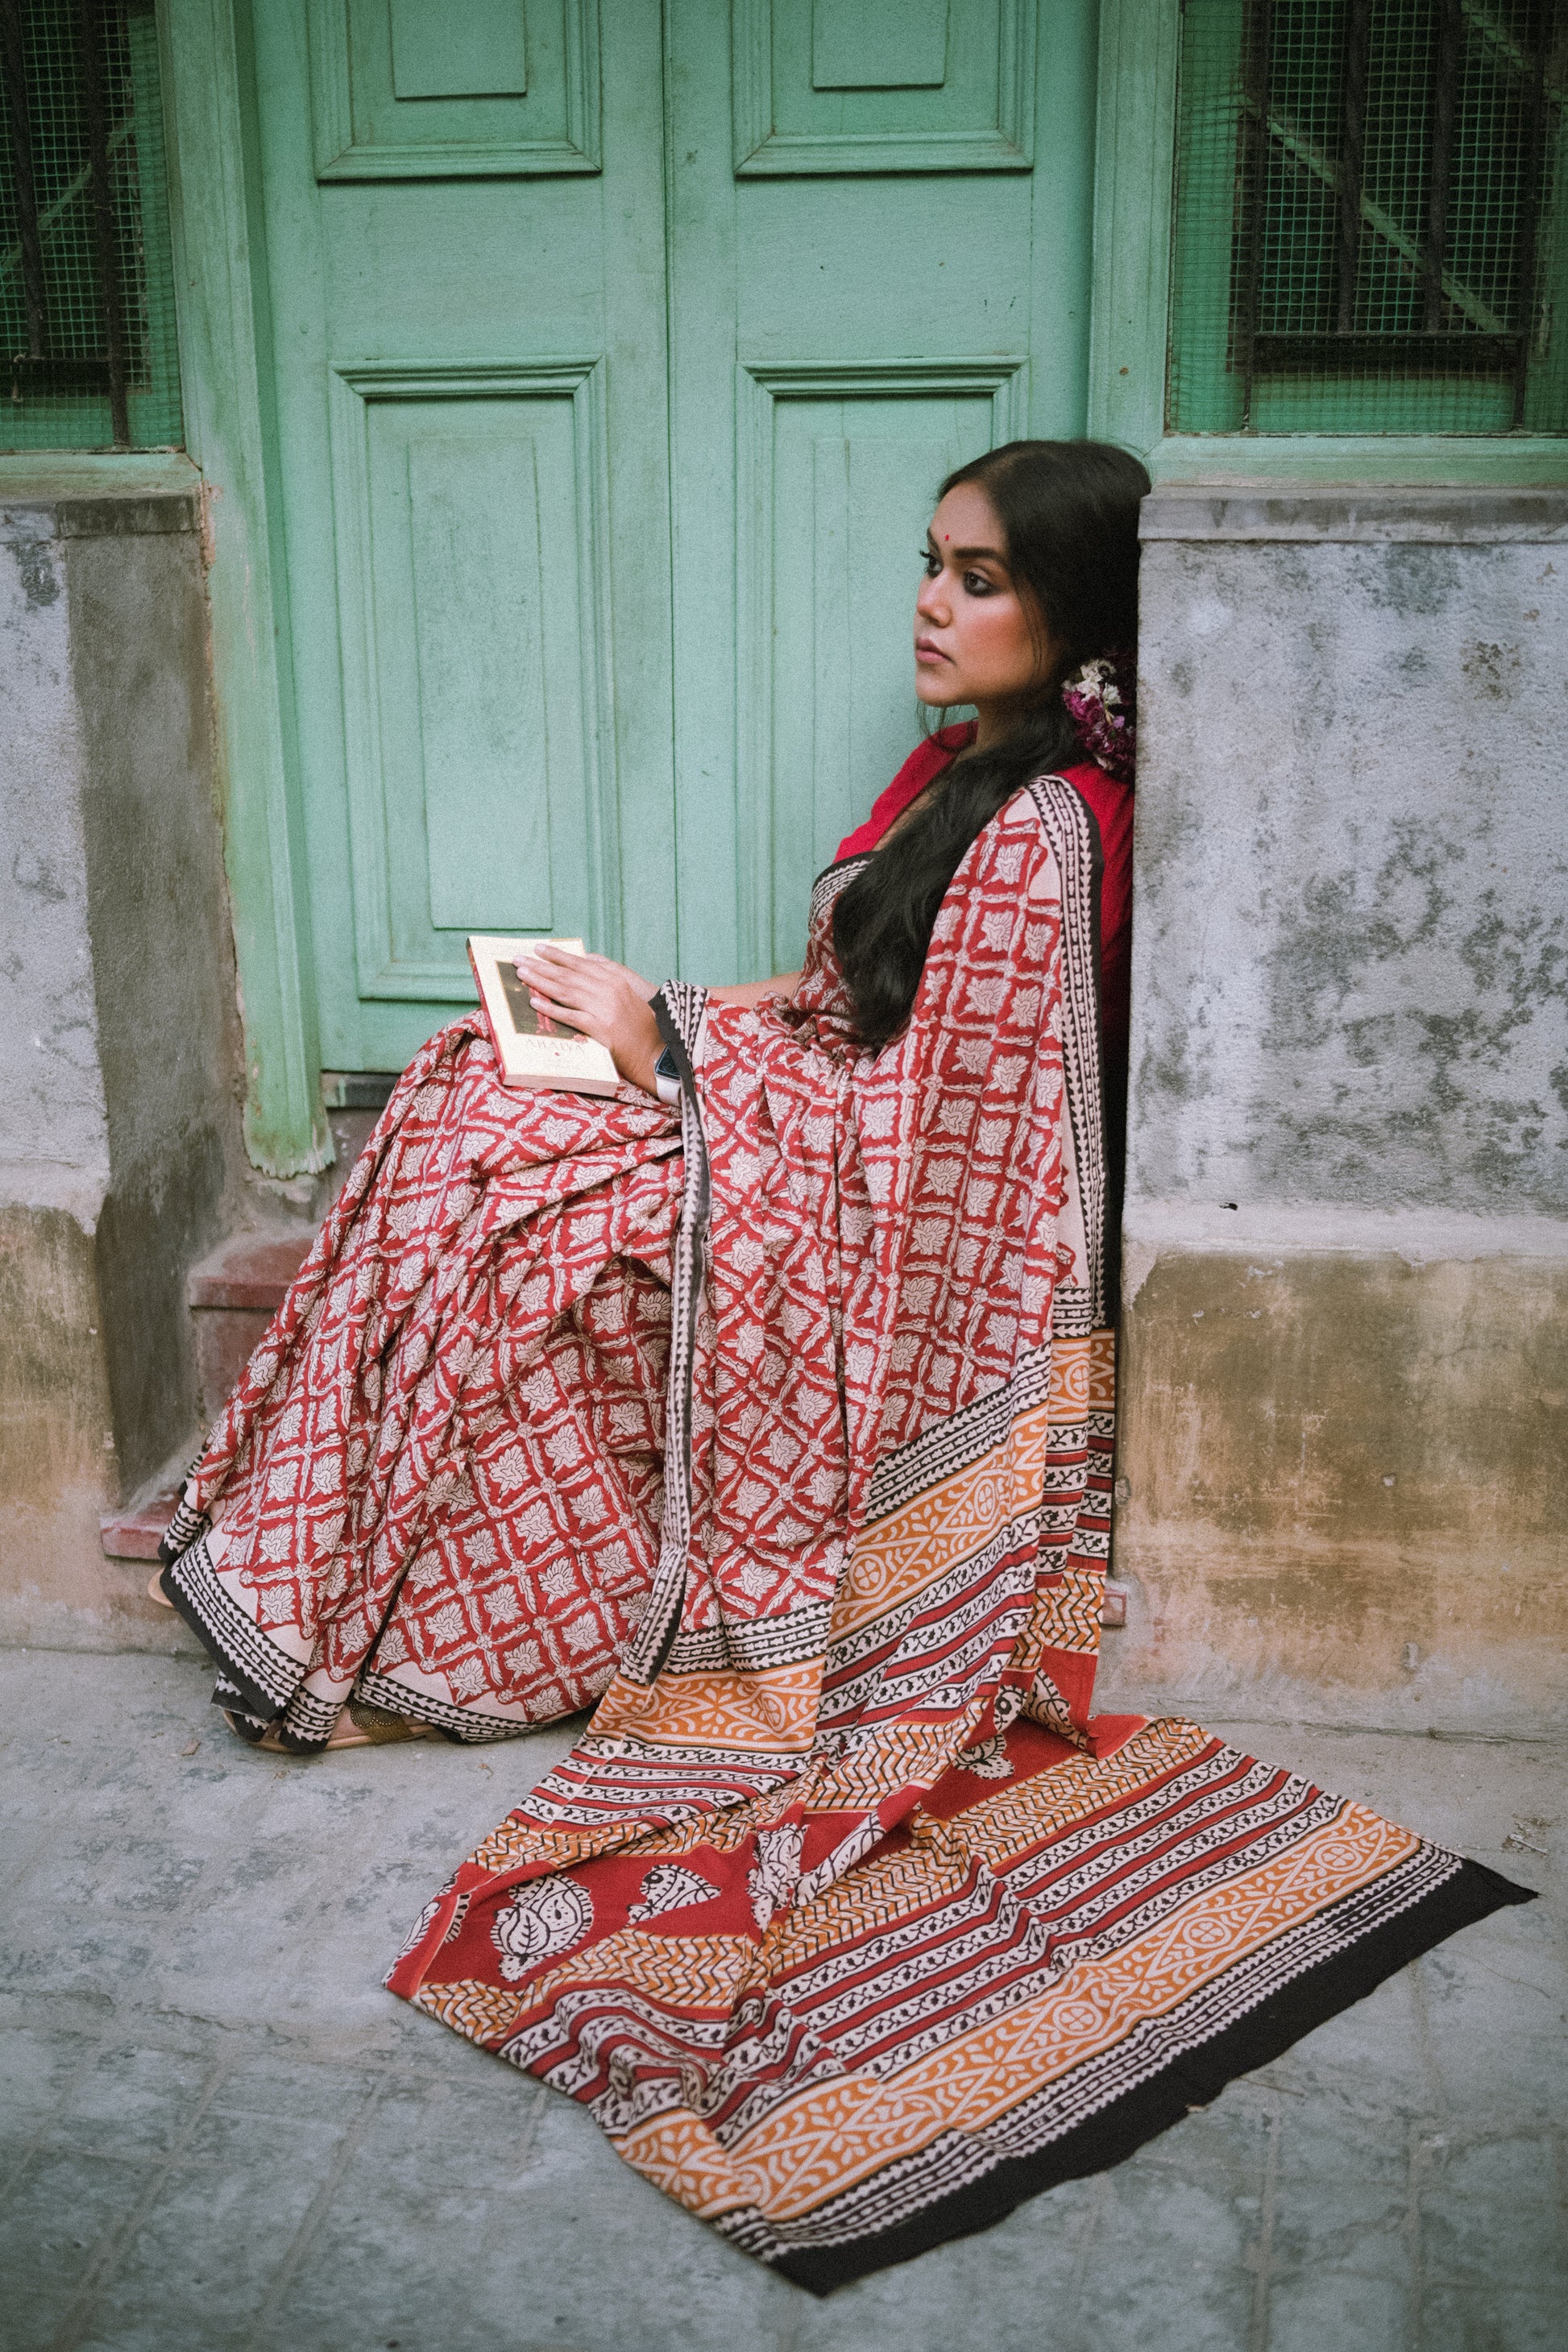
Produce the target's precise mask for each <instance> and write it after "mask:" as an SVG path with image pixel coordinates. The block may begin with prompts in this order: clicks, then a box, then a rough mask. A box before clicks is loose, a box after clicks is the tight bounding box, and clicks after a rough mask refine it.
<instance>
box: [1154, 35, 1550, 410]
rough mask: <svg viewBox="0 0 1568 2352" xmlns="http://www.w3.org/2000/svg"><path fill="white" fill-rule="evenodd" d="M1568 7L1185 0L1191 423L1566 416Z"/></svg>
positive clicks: (1184, 244)
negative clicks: (1566, 91) (1567, 101)
mask: <svg viewBox="0 0 1568 2352" xmlns="http://www.w3.org/2000/svg"><path fill="white" fill-rule="evenodd" d="M1565 84H1568V0H1184V9H1183V24H1182V47H1181V62H1180V83H1179V97H1178V121H1177V156H1176V200H1175V203H1176V209H1175V223H1174V237H1173V277H1172V316H1171V342H1170V363H1169V371H1168V376H1167V383H1166V422H1167V427H1168V429H1169V430H1170V431H1172V432H1175V433H1237V432H1254V433H1465V434H1500V433H1510V432H1516V431H1520V430H1525V431H1531V432H1536V433H1563V432H1568V283H1565V280H1568V217H1565V205H1568V145H1565V138H1564V123H1565V119H1568V105H1565V102H1564V101H1565V94H1568V93H1565Z"/></svg>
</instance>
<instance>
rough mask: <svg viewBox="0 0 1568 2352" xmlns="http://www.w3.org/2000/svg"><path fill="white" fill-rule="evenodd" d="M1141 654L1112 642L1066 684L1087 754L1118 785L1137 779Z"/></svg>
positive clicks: (1064, 691)
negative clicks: (1138, 659)
mask: <svg viewBox="0 0 1568 2352" xmlns="http://www.w3.org/2000/svg"><path fill="white" fill-rule="evenodd" d="M1136 680H1137V656H1136V655H1135V654H1134V652H1133V649H1132V647H1131V646H1111V647H1110V650H1109V651H1108V652H1106V653H1103V654H1097V655H1096V656H1095V657H1094V659H1093V660H1092V661H1086V662H1085V663H1084V665H1083V667H1082V668H1081V669H1079V670H1076V671H1075V672H1074V674H1073V675H1072V677H1069V678H1068V681H1067V684H1066V685H1065V686H1064V687H1063V688H1062V700H1063V701H1064V702H1065V703H1066V705H1067V708H1068V716H1069V718H1070V719H1071V720H1072V723H1073V726H1074V729H1075V730H1076V731H1077V734H1078V740H1079V742H1080V743H1081V744H1082V746H1083V750H1084V756H1085V758H1086V759H1089V760H1092V761H1094V764H1095V766H1096V767H1097V768H1103V769H1104V771H1105V772H1106V774H1107V775H1108V776H1114V777H1115V779H1116V781H1117V782H1118V783H1122V784H1130V783H1131V782H1132V766H1133V754H1134V751H1135V749H1136V745H1137V740H1138V728H1137V690H1136Z"/></svg>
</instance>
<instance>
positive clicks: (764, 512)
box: [740, 362, 1021, 971]
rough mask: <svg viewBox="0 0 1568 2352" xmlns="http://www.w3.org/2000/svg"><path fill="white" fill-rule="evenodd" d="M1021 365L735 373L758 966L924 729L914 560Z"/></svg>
mask: <svg viewBox="0 0 1568 2352" xmlns="http://www.w3.org/2000/svg"><path fill="white" fill-rule="evenodd" d="M1020 389H1021V386H1020V382H1019V373H1018V363H1017V362H1013V363H1012V364H1011V365H1009V364H1008V363H1007V362H1003V363H1002V364H1001V366H998V365H997V363H996V362H975V363H973V365H971V366H969V367H964V366H963V365H960V364H957V363H950V365H949V366H948V367H947V368H946V369H943V368H942V367H941V366H915V365H911V366H908V367H904V368H900V367H899V366H897V365H889V366H885V367H881V368H876V367H870V368H857V367H850V366H846V367H843V368H837V369H835V368H831V367H823V368H818V369H804V368H803V369H790V368H780V369H769V368H765V367H759V368H756V369H754V370H753V369H748V370H746V371H745V372H744V383H743V390H742V397H743V401H744V408H743V412H742V475H741V482H740V502H741V508H742V512H743V513H745V514H748V515H751V516H753V517H765V518H766V519H767V528H766V529H765V530H760V531H756V532H754V533H752V534H751V535H750V536H749V539H748V543H747V545H746V547H745V549H744V550H743V551H742V567H743V572H744V573H745V575H747V576H745V577H744V578H743V579H742V593H741V600H740V610H741V645H740V681H741V683H740V696H741V714H740V715H741V730H740V731H741V740H742V743H743V744H750V745H752V747H754V748H753V750H752V756H751V758H750V759H749V760H747V761H746V762H745V765H746V768H747V770H748V772H750V773H751V774H752V775H753V776H755V777H758V778H764V777H765V778H766V779H767V784H768V789H767V791H766V793H765V794H757V795H755V796H753V797H752V798H750V799H749V800H748V803H747V804H746V808H745V812H744V822H743V826H742V874H746V873H748V872H749V873H750V875H751V877H752V883H753V892H754V914H753V921H754V923H755V926H756V945H755V949H754V950H753V953H754V955H755V958H756V960H757V961H761V962H763V963H764V964H769V965H771V967H772V968H773V970H774V971H788V970H789V969H791V968H792V967H793V966H794V965H795V964H798V962H799V961H800V957H801V952H802V950H803V948H804V945H805V884H806V883H807V882H808V880H809V878H810V877H811V876H813V875H814V874H816V873H819V872H820V871H821V869H822V867H823V866H826V865H827V864H828V862H829V861H830V860H831V858H832V856H833V855H834V852H835V850H836V848H837V845H838V842H839V841H840V839H841V838H842V836H843V835H845V834H846V833H847V832H849V831H850V830H851V828H852V827H853V826H855V825H857V824H859V822H860V821H861V819H862V818H863V817H864V815H865V814H866V809H867V804H868V791H867V779H868V778H869V777H876V778H879V779H881V780H882V781H883V782H885V781H886V780H887V779H888V778H889V776H891V775H892V774H893V773H894V772H895V771H896V770H897V769H898V768H899V767H900V765H901V764H902V762H903V761H904V760H905V758H906V757H907V756H908V754H909V751H910V748H911V747H912V745H913V744H914V743H915V742H916V741H917V740H919V736H920V732H921V708H920V705H919V704H918V703H917V702H916V700H915V696H914V685H913V671H912V656H911V647H910V640H911V635H912V622H913V608H914V595H915V586H916V583H917V581H918V579H919V577H920V570H919V563H918V551H919V549H920V547H921V544H922V542H923V540H924V536H925V528H926V524H927V522H928V521H929V520H930V517H931V505H932V502H933V500H934V498H935V495H936V488H937V485H938V483H939V482H940V481H941V480H942V476H943V475H944V474H946V473H948V472H950V471H951V470H952V467H954V466H956V465H960V464H962V463H963V460H964V459H965V458H966V457H975V456H978V455H979V453H980V452H981V451H982V450H983V449H987V448H989V447H991V446H992V445H993V443H994V442H996V441H998V440H1005V439H1006V438H1008V437H1009V435H1010V433H1011V430H1012V421H1013V419H1014V418H1015V417H1016V415H1018V414H1019V413H1021V412H1020V408H1019V403H1018V394H1019V391H1020Z"/></svg>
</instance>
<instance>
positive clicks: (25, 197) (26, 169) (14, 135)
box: [0, 0, 48, 360]
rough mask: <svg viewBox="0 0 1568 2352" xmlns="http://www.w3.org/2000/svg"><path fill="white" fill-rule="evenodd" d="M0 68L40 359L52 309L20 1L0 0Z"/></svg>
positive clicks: (30, 324)
mask: <svg viewBox="0 0 1568 2352" xmlns="http://www.w3.org/2000/svg"><path fill="white" fill-rule="evenodd" d="M0 72H3V73H4V76H5V110H6V113H7V115H8V116H9V118H10V124H11V160H12V163H13V166H14V168H15V170H16V228H17V238H16V253H17V257H18V258H19V259H20V261H21V264H22V290H23V296H24V299H25V301H26V310H27V356H28V358H29V359H36V360H37V359H42V358H43V356H44V353H45V352H46V351H47V348H48V324H47V320H48V312H47V298H46V294H45V289H44V247H43V240H42V238H41V236H39V234H38V197H37V187H36V186H35V184H34V180H33V133H32V124H31V121H30V120H29V115H28V109H27V62H26V43H25V40H24V38H23V25H22V0H0Z"/></svg>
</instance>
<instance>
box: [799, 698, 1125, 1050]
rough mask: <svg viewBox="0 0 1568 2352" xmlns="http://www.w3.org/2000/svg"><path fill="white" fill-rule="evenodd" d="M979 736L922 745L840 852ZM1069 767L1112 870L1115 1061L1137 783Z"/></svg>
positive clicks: (1107, 956)
mask: <svg viewBox="0 0 1568 2352" xmlns="http://www.w3.org/2000/svg"><path fill="white" fill-rule="evenodd" d="M973 740H974V728H973V722H972V723H971V724H970V725H969V726H967V727H944V728H943V730H942V733H941V734H940V735H933V736H931V737H930V738H929V740H927V741H925V742H924V743H922V744H921V746H920V748H919V750H918V751H911V752H910V756H909V758H908V759H907V760H906V761H904V764H903V766H902V767H901V768H900V770H899V772H898V774H897V775H896V776H895V777H894V778H893V781H892V782H891V783H890V784H889V786H888V789H887V791H886V792H884V793H879V794H878V796H877V799H876V800H875V802H874V803H872V808H871V814H870V815H869V816H868V818H867V820H866V822H865V824H860V825H857V826H856V828H855V830H854V832H853V833H850V834H846V835H845V837H844V839H843V840H842V841H841V842H840V843H839V845H838V855H839V856H840V857H858V856H862V855H863V854H864V853H865V852H866V851H867V850H868V849H875V847H876V846H877V844H878V843H879V841H880V840H881V838H882V835H884V834H885V833H886V832H887V830H888V827H889V825H890V824H892V822H893V819H894V818H895V817H896V816H898V815H899V814H900V813H901V812H902V811H903V810H904V809H907V808H908V806H909V804H910V802H911V801H912V800H913V799H914V798H915V796H916V794H917V793H923V792H924V790H925V788H926V786H927V785H928V784H929V783H930V782H931V778H932V777H933V776H940V775H941V773H942V770H943V769H944V768H945V767H947V766H949V765H950V764H951V762H952V761H953V760H954V759H955V758H956V757H957V755H958V753H959V752H960V751H964V750H965V749H966V748H967V747H968V745H969V744H970V743H972V742H973ZM1062 773H1063V775H1064V776H1065V777H1066V778H1067V780H1068V783H1069V784H1073V785H1075V786H1076V787H1077V789H1078V790H1079V792H1080V793H1082V794H1083V797H1084V799H1085V800H1086V801H1087V802H1088V803H1089V807H1090V808H1091V809H1092V810H1093V812H1094V815H1095V819H1096V822H1097V823H1098V824H1099V826H1100V845H1101V847H1102V849H1103V851H1104V853H1105V872H1104V875H1103V876H1102V877H1101V881H1100V1008H1101V1019H1102V1021H1103V1023H1104V1027H1105V1046H1106V1053H1107V1055H1108V1057H1109V1058H1110V1060H1111V1061H1112V1062H1117V1063H1124V1062H1125V1061H1126V1058H1127V1020H1128V1007H1129V997H1130V992H1131V959H1132V787H1131V784H1119V783H1117V782H1116V781H1115V780H1114V778H1113V777H1110V776H1108V775H1107V774H1106V773H1105V771H1104V770H1103V769H1102V768H1096V767H1094V766H1092V765H1090V764H1089V762H1087V761H1086V762H1085V763H1084V764H1083V765H1082V766H1081V767H1077V768H1064V769H1063V770H1062Z"/></svg>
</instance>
